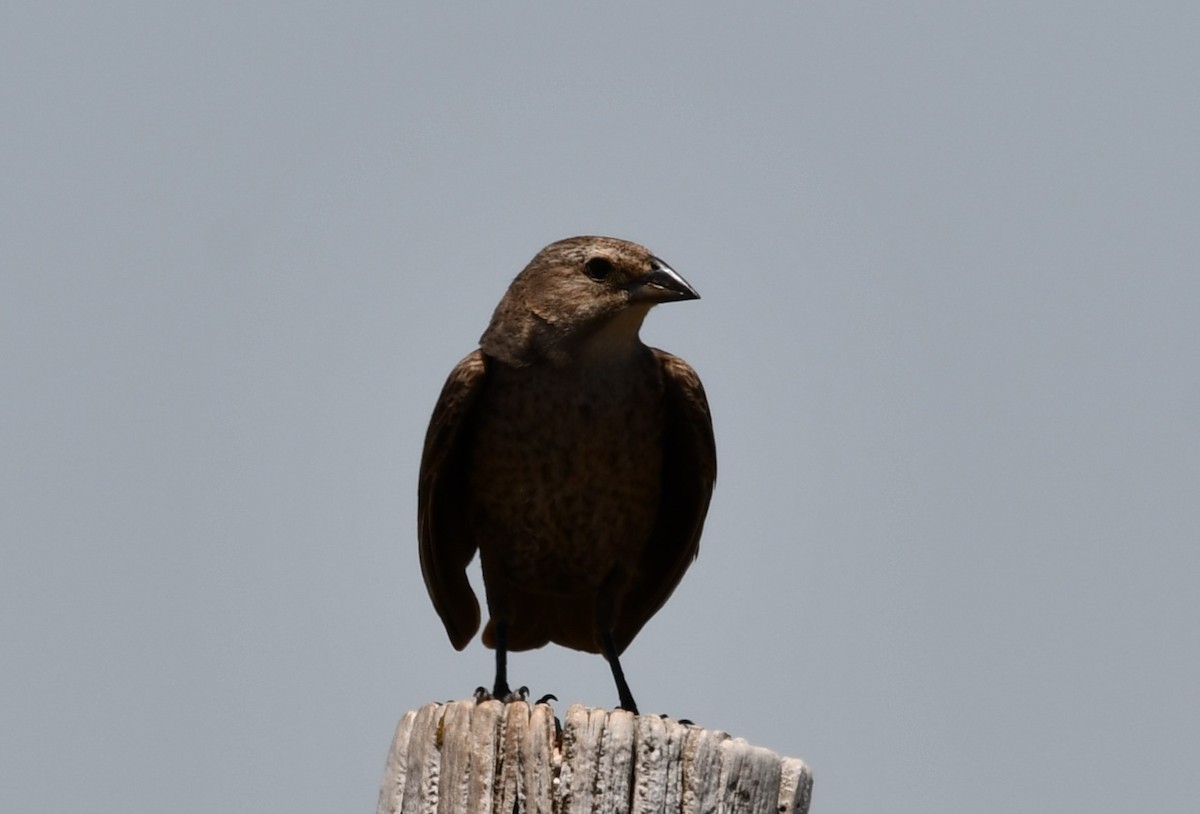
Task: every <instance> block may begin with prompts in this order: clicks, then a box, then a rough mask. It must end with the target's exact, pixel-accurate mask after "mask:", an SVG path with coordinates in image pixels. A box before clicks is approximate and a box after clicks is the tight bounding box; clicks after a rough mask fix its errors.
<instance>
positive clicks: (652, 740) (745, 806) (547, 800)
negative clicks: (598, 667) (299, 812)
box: [377, 700, 812, 814]
mask: <svg viewBox="0 0 1200 814" xmlns="http://www.w3.org/2000/svg"><path fill="white" fill-rule="evenodd" d="M811 795H812V772H811V771H810V770H809V768H808V766H806V765H805V764H804V762H803V761H801V760H798V759H796V758H780V757H779V756H778V755H776V754H775V753H774V752H771V751H769V750H767V749H763V748H761V747H758V746H751V745H750V744H748V743H746V742H745V741H744V740H742V739H741V738H732V737H730V736H729V735H727V734H726V733H724V732H720V731H716V730H708V729H701V728H700V727H697V726H692V725H690V724H683V723H679V722H677V721H671V720H666V719H663V718H658V717H655V716H651V715H642V716H635V715H633V714H632V713H629V712H624V711H621V710H617V711H610V710H605V709H589V708H588V707H584V706H582V705H580V704H573V705H572V706H571V707H570V709H568V710H567V717H566V723H565V725H562V726H561V727H560V725H559V722H558V720H557V719H556V718H555V717H554V711H553V710H552V709H551V708H550V707H549V706H547V705H545V704H537V705H534V706H533V707H530V706H529V704H527V703H525V702H523V701H515V702H513V703H509V704H502V703H500V702H499V701H484V702H482V703H477V702H475V701H474V700H470V701H454V702H451V703H447V704H426V705H425V706H423V707H421V708H420V709H418V710H415V711H413V712H409V713H408V714H406V715H405V716H404V718H403V719H402V720H401V721H400V724H399V726H397V727H396V737H395V739H394V740H393V741H392V748H391V751H390V752H389V753H388V759H387V768H386V769H385V770H384V777H383V785H382V787H381V788H380V790H379V807H378V809H377V811H378V814H418V813H420V814H426V812H428V813H429V814H434V812H437V813H438V814H514V812H528V813H529V814H583V813H584V812H612V814H616V813H617V812H630V813H631V814H642V812H695V814H709V812H746V814H760V813H761V814H766V812H772V814H775V813H776V812H787V814H793V813H794V814H805V813H806V812H807V811H808V803H809V799H810V797H811Z"/></svg>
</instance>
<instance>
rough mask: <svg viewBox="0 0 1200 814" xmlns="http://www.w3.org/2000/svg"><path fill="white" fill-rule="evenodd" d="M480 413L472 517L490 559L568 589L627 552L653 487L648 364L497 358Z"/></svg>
mask: <svg viewBox="0 0 1200 814" xmlns="http://www.w3.org/2000/svg"><path fill="white" fill-rule="evenodd" d="M478 416H479V419H478V422H477V425H476V437H475V444H474V455H473V460H472V467H471V479H470V489H471V501H470V505H471V524H472V527H473V529H474V531H475V534H476V538H477V542H478V544H479V548H480V551H481V553H482V554H483V556H484V557H485V558H489V559H490V560H491V561H492V563H493V564H494V565H493V567H498V568H501V569H502V570H503V571H504V572H506V574H507V576H508V577H509V578H510V579H513V580H516V581H520V582H522V583H525V584H538V585H542V586H544V587H545V589H546V590H547V592H552V593H557V592H568V593H569V592H574V591H577V590H579V589H581V588H584V587H590V588H595V587H598V585H599V584H600V583H601V582H603V580H604V579H605V577H606V576H607V575H608V574H609V573H611V572H612V570H613V569H614V568H615V567H618V566H620V567H629V565H630V564H631V563H636V561H637V560H638V559H639V558H640V556H641V554H642V552H643V551H644V549H645V546H646V543H647V541H648V539H649V536H650V533H651V531H652V529H653V526H654V522H655V519H656V517H657V513H658V504H659V497H660V494H661V489H662V422H663V405H662V384H661V380H660V379H659V378H658V376H657V375H656V370H655V369H654V368H650V367H649V366H647V365H644V364H638V365H630V366H626V367H615V366H609V367H602V368H597V369H567V370H563V369H555V368H539V367H530V368H501V369H500V370H497V371H494V372H493V376H492V379H491V381H490V382H489V389H488V391H487V392H486V393H485V394H484V396H483V401H482V403H481V404H480V409H479V413H478Z"/></svg>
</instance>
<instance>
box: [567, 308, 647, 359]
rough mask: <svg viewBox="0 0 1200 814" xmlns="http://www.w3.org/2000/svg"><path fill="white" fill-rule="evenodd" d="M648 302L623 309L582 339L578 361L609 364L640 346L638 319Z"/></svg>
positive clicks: (640, 318)
mask: <svg viewBox="0 0 1200 814" xmlns="http://www.w3.org/2000/svg"><path fill="white" fill-rule="evenodd" d="M651 305H652V303H637V304H635V305H631V306H629V307H628V308H625V309H624V310H622V311H621V312H620V313H618V314H617V315H616V316H614V317H613V318H612V319H609V320H607V321H606V322H604V323H603V324H601V325H600V327H599V328H597V329H596V330H595V331H593V332H592V333H590V334H588V336H587V337H586V338H584V340H583V342H582V343H581V345H580V348H579V354H578V357H577V358H578V361H580V362H584V363H586V364H611V363H614V362H621V361H625V360H627V359H629V358H630V357H631V356H633V355H634V354H635V353H636V352H637V350H638V349H639V348H640V347H641V346H642V342H641V340H640V339H639V338H638V331H640V330H641V327H642V320H644V319H645V318H646V313H647V312H648V311H649V310H650V308H651Z"/></svg>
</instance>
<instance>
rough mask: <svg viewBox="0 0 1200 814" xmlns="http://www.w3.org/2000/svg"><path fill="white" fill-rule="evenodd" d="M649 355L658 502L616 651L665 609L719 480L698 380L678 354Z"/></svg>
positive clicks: (628, 597) (689, 561)
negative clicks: (658, 450)
mask: <svg viewBox="0 0 1200 814" xmlns="http://www.w3.org/2000/svg"><path fill="white" fill-rule="evenodd" d="M653 351H654V355H655V357H656V358H657V359H658V362H659V366H660V369H661V371H662V379H663V400H664V420H663V488H662V499H661V502H660V504H659V512H658V519H657V522H656V525H655V532H654V535H653V536H652V538H651V540H650V545H649V547H648V551H647V554H646V556H645V558H644V560H643V562H642V564H641V567H640V568H639V569H638V572H637V574H636V576H635V578H634V581H633V583H632V585H631V586H630V590H629V592H628V593H627V594H626V596H625V599H624V601H623V603H622V605H621V611H620V618H619V620H618V622H617V625H616V629H615V630H614V632H613V638H614V643H615V644H616V646H617V649H618V650H619V651H623V650H624V649H625V648H626V647H627V646H628V645H629V643H630V642H631V641H632V640H633V637H634V636H636V635H637V633H638V631H639V630H641V629H642V626H643V625H645V624H646V622H647V621H649V619H650V617H651V616H653V615H654V614H655V613H656V612H657V611H658V609H659V608H661V607H662V606H663V603H665V602H666V601H667V599H668V598H669V597H670V596H671V593H672V592H673V591H674V590H675V587H676V586H677V585H678V584H679V580H680V579H682V578H683V574H684V572H685V571H687V569H688V566H690V565H691V564H692V561H693V560H694V559H695V558H696V554H697V553H698V551H699V549H700V533H701V531H702V530H703V529H704V518H705V516H706V515H707V514H708V504H709V500H710V499H711V498H712V490H713V486H714V485H715V484H716V482H717V448H716V442H715V441H714V440H713V428H712V415H711V414H710V412H709V409H708V399H707V398H706V397H705V395H704V386H703V385H702V384H701V383H700V377H699V376H697V375H696V371H695V370H693V369H692V368H691V366H690V365H688V363H687V362H685V361H683V360H682V359H680V358H679V357H678V356H674V355H672V354H670V353H667V352H665V351H661V350H658V349H657V348H654V349H653Z"/></svg>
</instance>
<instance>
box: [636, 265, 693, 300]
mask: <svg viewBox="0 0 1200 814" xmlns="http://www.w3.org/2000/svg"><path fill="white" fill-rule="evenodd" d="M698 299H700V295H699V294H697V293H696V289H694V288H692V287H691V286H690V285H688V281H687V280H685V279H683V278H682V277H680V276H679V274H678V273H677V272H676V271H675V269H673V268H671V267H670V266H668V265H667V264H666V263H664V262H663V261H661V260H659V259H658V258H657V257H651V258H650V273H649V274H646V275H643V276H641V277H639V278H638V279H636V280H634V281H633V282H632V283H631V284H630V286H629V301H630V302H649V303H657V302H677V301H681V300H698Z"/></svg>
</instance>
